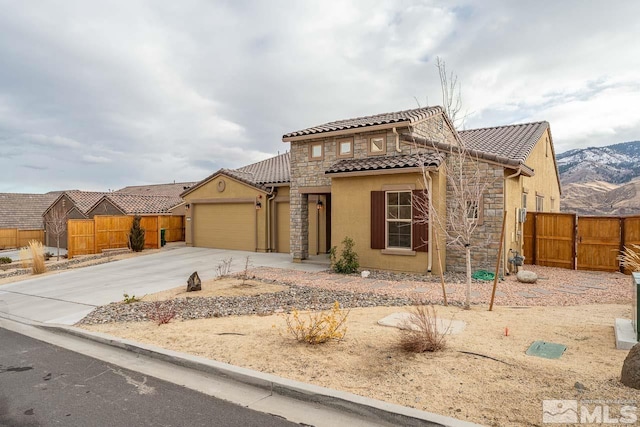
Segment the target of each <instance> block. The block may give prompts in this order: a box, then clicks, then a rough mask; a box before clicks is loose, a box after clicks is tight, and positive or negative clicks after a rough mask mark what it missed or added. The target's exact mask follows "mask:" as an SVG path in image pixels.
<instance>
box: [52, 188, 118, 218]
mask: <svg viewBox="0 0 640 427" xmlns="http://www.w3.org/2000/svg"><path fill="white" fill-rule="evenodd" d="M106 194H109V193H105V192H102V191H80V190H69V191H64V192H62V193H61V194H60V195H59V196H58V198H56V200H55V201H54V202H53V203H51V205H50V206H49V207H48V208H47V210H46V211H48V210H49V208H51V207H52V206H53V205H54V204H55V202H57V201H58V199H60V198H62V197H63V196H65V195H66V196H67V197H68V198H69V199H70V200H71V201H72V202H73V204H74V205H75V207H76V208H77V209H78V210H79V211H80V212H82V213H83V214H85V215H86V214H87V212H89V210H90V209H91V207H92V206H93V205H94V204H95V203H96V202H97V201H98V200H100V199H101V198H102V197H103V196H104V195H106ZM68 208H71V206H68ZM46 211H45V213H46Z"/></svg>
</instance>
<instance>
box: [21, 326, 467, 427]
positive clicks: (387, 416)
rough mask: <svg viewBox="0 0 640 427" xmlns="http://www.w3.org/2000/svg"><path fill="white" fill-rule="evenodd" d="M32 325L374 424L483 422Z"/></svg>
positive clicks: (458, 426)
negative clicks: (344, 413)
mask: <svg viewBox="0 0 640 427" xmlns="http://www.w3.org/2000/svg"><path fill="white" fill-rule="evenodd" d="M31 326H35V327H37V328H40V329H44V330H48V331H52V332H55V333H63V334H69V335H73V336H76V337H79V338H83V339H88V340H91V341H94V342H97V343H100V344H105V345H109V346H112V347H117V348H120V349H123V350H127V351H130V352H133V353H137V354H140V355H144V356H148V357H152V358H154V359H158V360H162V361H165V362H169V363H172V364H174V365H178V366H182V367H185V368H189V369H193V370H197V371H201V372H206V373H208V374H213V375H216V376H219V377H221V378H225V379H228V380H232V381H235V382H238V383H241V384H246V385H249V386H253V387H257V388H260V389H262V390H266V391H269V392H271V393H272V394H277V395H281V396H285V397H289V398H293V399H296V400H300V401H304V402H311V403H315V404H318V405H322V406H324V407H328V408H331V409H334V410H337V411H341V412H346V413H350V414H355V415H358V416H360V417H361V418H363V419H365V420H368V421H371V422H372V423H378V424H379V423H380V422H381V421H383V422H387V423H390V424H392V425H403V426H443V427H477V426H478V425H479V424H474V423H471V422H468V421H462V420H457V419H455V418H451V417H447V416H444V415H438V414H434V413H431V412H425V411H420V410H418V409H413V408H407V407H405V406H401V405H396V404H393V403H387V402H383V401H380V400H376V399H371V398H368V397H362V396H358V395H355V394H352V393H348V392H343V391H339V390H333V389H329V388H326V387H320V386H316V385H313V384H307V383H303V382H300V381H294V380H289V379H286V378H282V377H278V376H276V375H271V374H265V373H263V372H258V371H254V370H251V369H247V368H242V367H238V366H233V365H230V364H227V363H223V362H218V361H215V360H210V359H205V358H203V357H198V356H192V355H189V354H186V353H181V352H177V351H172V350H167V349H164V348H161V347H156V346H152V345H148V344H142V343H138V342H135V341H129V340H126V339H120V338H116V337H113V336H111V335H106V334H102V333H93V332H87V331H85V330H82V329H79V328H74V327H68V326H61V325H45V324H31Z"/></svg>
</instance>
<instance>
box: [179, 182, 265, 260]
mask: <svg viewBox="0 0 640 427" xmlns="http://www.w3.org/2000/svg"><path fill="white" fill-rule="evenodd" d="M184 200H185V204H188V205H189V209H187V210H186V218H185V236H186V243H187V245H192V246H202V247H211V248H221V249H239V250H247V251H255V250H258V251H265V250H266V247H267V228H266V211H267V209H266V206H267V194H266V192H264V191H261V190H259V189H257V188H255V187H252V186H250V185H247V184H245V183H242V182H240V181H237V180H235V179H232V178H229V177H227V176H224V175H218V176H216V177H214V178H213V179H211V180H210V181H209V182H207V183H206V184H204V185H202V186H201V187H199V188H197V189H195V190H194V191H192V192H191V193H189V194H187V195H185V196H184ZM256 201H260V203H261V205H262V207H261V208H260V209H256V208H255V202H256ZM256 215H257V218H256ZM256 219H257V220H256ZM214 234H215V235H214ZM256 239H257V242H256Z"/></svg>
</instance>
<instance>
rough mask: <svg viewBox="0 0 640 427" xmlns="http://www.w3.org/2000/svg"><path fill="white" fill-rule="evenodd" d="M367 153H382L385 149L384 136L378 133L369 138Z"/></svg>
mask: <svg viewBox="0 0 640 427" xmlns="http://www.w3.org/2000/svg"><path fill="white" fill-rule="evenodd" d="M368 151H369V154H384V153H386V151H387V148H386V144H385V136H384V135H378V136H372V137H370V138H369V147H368Z"/></svg>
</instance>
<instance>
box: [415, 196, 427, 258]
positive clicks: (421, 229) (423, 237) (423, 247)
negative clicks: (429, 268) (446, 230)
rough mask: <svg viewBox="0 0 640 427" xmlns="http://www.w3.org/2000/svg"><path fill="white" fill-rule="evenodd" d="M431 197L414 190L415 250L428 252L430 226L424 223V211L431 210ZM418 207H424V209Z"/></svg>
mask: <svg viewBox="0 0 640 427" xmlns="http://www.w3.org/2000/svg"><path fill="white" fill-rule="evenodd" d="M428 200H429V196H428V195H427V192H426V191H424V190H413V203H412V204H413V209H412V210H413V250H414V251H417V252H428V247H429V246H428V245H427V241H428V239H429V224H428V223H427V222H426V221H424V220H425V218H423V216H424V214H423V213H422V210H423V209H425V208H426V210H428V209H429V205H428ZM417 206H420V207H423V208H422V209H420V208H418V207H417Z"/></svg>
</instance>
